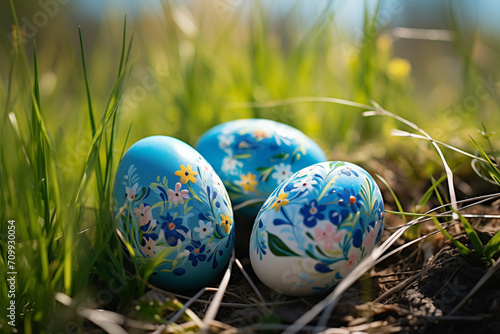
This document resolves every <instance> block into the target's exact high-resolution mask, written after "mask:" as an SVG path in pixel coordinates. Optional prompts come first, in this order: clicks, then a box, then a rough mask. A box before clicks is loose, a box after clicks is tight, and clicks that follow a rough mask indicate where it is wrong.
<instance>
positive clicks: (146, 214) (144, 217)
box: [134, 203, 153, 226]
mask: <svg viewBox="0 0 500 334" xmlns="http://www.w3.org/2000/svg"><path fill="white" fill-rule="evenodd" d="M134 215H135V218H139V223H140V225H141V226H145V225H147V224H148V223H149V222H150V221H152V220H153V214H152V212H151V207H150V206H149V205H144V203H141V205H139V207H138V208H137V207H136V208H134Z"/></svg>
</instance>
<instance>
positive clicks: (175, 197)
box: [168, 182, 189, 204]
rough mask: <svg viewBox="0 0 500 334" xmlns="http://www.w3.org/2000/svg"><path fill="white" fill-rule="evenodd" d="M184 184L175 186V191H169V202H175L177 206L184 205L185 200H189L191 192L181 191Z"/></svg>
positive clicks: (178, 183)
mask: <svg viewBox="0 0 500 334" xmlns="http://www.w3.org/2000/svg"><path fill="white" fill-rule="evenodd" d="M181 187H182V184H180V182H177V183H176V184H175V190H172V189H168V200H169V201H171V202H174V203H175V204H179V203H180V204H184V199H188V198H189V190H187V189H183V190H181Z"/></svg>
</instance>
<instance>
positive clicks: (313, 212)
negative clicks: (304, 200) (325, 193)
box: [300, 199, 326, 227]
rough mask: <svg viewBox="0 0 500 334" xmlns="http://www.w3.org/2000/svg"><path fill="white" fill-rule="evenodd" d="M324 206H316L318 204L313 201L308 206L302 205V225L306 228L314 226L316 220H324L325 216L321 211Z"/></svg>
mask: <svg viewBox="0 0 500 334" xmlns="http://www.w3.org/2000/svg"><path fill="white" fill-rule="evenodd" d="M325 208H326V206H325V205H318V202H317V201H316V200H315V199H313V200H312V201H311V202H309V204H304V206H303V207H302V208H301V209H300V213H301V214H302V215H303V216H304V225H306V226H307V227H314V226H316V223H317V220H318V219H320V220H321V219H324V218H325V215H324V214H323V211H324V210H325Z"/></svg>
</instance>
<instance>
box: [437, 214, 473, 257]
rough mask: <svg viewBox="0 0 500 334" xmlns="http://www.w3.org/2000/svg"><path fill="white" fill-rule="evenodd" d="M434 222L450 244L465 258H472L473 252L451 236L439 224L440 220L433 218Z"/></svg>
mask: <svg viewBox="0 0 500 334" xmlns="http://www.w3.org/2000/svg"><path fill="white" fill-rule="evenodd" d="M432 220H433V221H434V224H436V227H437V228H438V229H439V231H441V233H443V234H444V236H445V237H446V238H447V239H448V240H450V242H451V243H452V244H453V245H454V246H455V247H456V248H457V249H458V251H459V252H460V254H462V256H463V257H466V258H470V257H471V256H472V251H471V250H470V249H468V248H467V247H466V246H465V245H464V244H463V243H461V242H460V241H458V240H457V239H455V238H454V237H453V236H451V234H449V233H448V231H446V230H445V229H444V228H443V227H442V226H441V224H440V223H439V221H438V219H437V218H436V217H433V218H432Z"/></svg>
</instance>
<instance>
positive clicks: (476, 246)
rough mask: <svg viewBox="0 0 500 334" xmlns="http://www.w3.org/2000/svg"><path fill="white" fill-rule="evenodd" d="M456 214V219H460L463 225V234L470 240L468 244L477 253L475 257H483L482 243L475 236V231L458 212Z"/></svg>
mask: <svg viewBox="0 0 500 334" xmlns="http://www.w3.org/2000/svg"><path fill="white" fill-rule="evenodd" d="M456 213H457V214H458V217H460V221H461V222H462V224H463V225H464V229H465V233H467V236H468V237H469V239H470V242H471V243H472V246H473V247H474V249H475V250H476V252H477V255H478V256H479V257H482V256H483V243H482V242H481V239H479V236H478V235H477V232H476V230H475V229H474V228H473V227H472V225H471V224H470V223H469V221H468V220H467V219H466V218H465V217H464V216H462V215H461V214H460V212H458V211H457V212H456Z"/></svg>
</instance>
